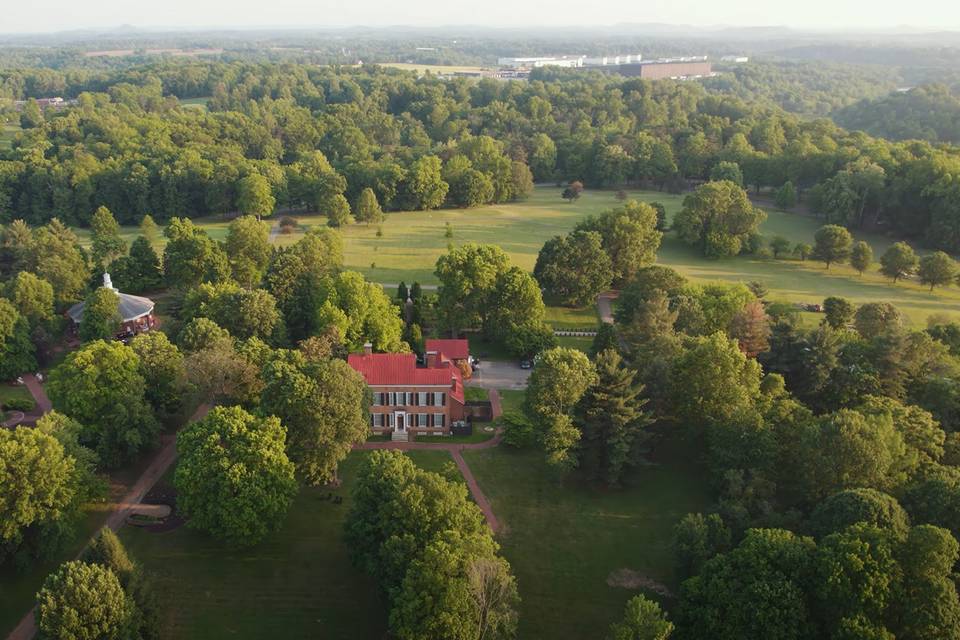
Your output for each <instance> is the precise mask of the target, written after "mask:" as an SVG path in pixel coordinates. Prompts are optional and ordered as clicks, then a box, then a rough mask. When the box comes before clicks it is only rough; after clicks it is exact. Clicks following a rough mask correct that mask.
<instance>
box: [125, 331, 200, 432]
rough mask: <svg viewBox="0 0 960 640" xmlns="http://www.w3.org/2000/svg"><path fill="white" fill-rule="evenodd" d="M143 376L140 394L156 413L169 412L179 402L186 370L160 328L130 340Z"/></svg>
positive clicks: (181, 397)
mask: <svg viewBox="0 0 960 640" xmlns="http://www.w3.org/2000/svg"><path fill="white" fill-rule="evenodd" d="M130 348H131V349H133V352H134V353H136V354H137V358H138V359H139V362H140V374H141V375H142V376H143V380H144V384H145V388H144V395H145V397H146V399H147V402H149V403H150V406H152V407H153V410H154V411H155V412H156V413H158V414H160V415H172V414H173V413H174V412H176V411H177V409H179V408H180V407H181V406H182V404H183V394H184V392H185V391H186V382H187V371H186V368H185V366H184V361H183V354H182V353H180V350H179V349H178V348H177V346H176V345H175V344H173V343H172V342H170V340H169V339H168V338H167V334H165V333H163V332H161V331H151V332H149V333H142V334H140V335H138V336H137V337H135V338H134V339H133V340H131V341H130Z"/></svg>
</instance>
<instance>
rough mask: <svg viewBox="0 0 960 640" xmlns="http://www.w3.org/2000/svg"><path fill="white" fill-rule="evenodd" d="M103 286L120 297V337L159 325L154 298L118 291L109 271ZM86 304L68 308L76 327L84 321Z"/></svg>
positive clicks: (68, 313)
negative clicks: (154, 310) (154, 313)
mask: <svg viewBox="0 0 960 640" xmlns="http://www.w3.org/2000/svg"><path fill="white" fill-rule="evenodd" d="M103 287H104V288H105V289H110V290H111V291H113V292H114V293H116V294H117V297H118V298H120V305H119V307H118V310H119V313H120V329H119V331H118V332H117V338H118V339H121V340H122V339H125V338H129V337H132V336H135V335H137V334H139V333H144V332H146V331H150V330H151V329H153V328H154V327H156V326H157V319H156V318H155V317H154V315H153V308H154V302H153V300H151V299H150V298H144V297H142V296H134V295H130V294H129V293H121V292H119V291H117V289H116V288H115V287H114V286H113V281H111V280H110V274H109V273H105V274H103ZM84 306H86V303H85V302H80V303H78V304H75V305H73V306H72V307H70V308H69V309H68V310H67V315H68V316H69V317H70V319H71V320H73V325H74V328H75V329H78V328H79V327H80V323H81V322H82V321H83V308H84Z"/></svg>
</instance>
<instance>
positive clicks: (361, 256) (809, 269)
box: [77, 187, 960, 329]
mask: <svg viewBox="0 0 960 640" xmlns="http://www.w3.org/2000/svg"><path fill="white" fill-rule="evenodd" d="M628 195H629V197H630V198H633V199H637V200H641V201H645V202H655V201H656V202H661V203H662V204H663V205H664V206H665V207H666V209H667V212H668V215H669V216H670V217H671V218H672V216H673V215H675V214H676V213H677V212H678V211H679V210H680V207H681V206H682V202H683V196H681V195H671V194H668V193H661V192H656V191H631V192H628ZM619 204H620V203H619V202H618V201H617V200H616V198H615V196H614V192H613V191H591V190H588V191H585V192H584V194H583V195H582V197H581V198H580V199H579V200H577V201H576V202H573V203H567V202H566V201H564V200H562V199H561V198H560V189H558V188H556V187H537V188H536V189H535V190H534V193H533V195H532V196H531V197H530V198H529V199H528V200H526V201H524V202H516V203H507V204H501V205H490V206H485V207H478V208H475V209H443V210H437V211H409V212H394V213H390V214H387V217H386V220H385V221H384V222H383V223H382V224H380V225H372V224H371V225H365V224H353V225H349V226H347V227H345V228H343V229H342V233H343V237H344V262H345V267H346V268H348V269H353V270H356V271H360V272H361V273H363V274H364V275H365V276H367V277H368V278H369V279H370V280H372V281H374V282H380V283H386V284H396V283H398V282H400V281H404V282H406V283H407V284H408V285H409V284H411V283H412V282H414V281H419V282H420V283H422V284H436V283H437V280H436V277H435V276H434V275H433V270H434V265H435V264H436V261H437V258H438V257H440V255H442V254H443V253H444V252H445V251H446V250H447V247H448V246H449V245H451V244H452V245H459V244H463V243H466V242H481V243H492V244H496V245H499V246H500V247H501V248H503V250H504V251H506V253H507V254H508V255H509V256H510V259H511V261H512V262H513V263H514V264H516V265H518V266H520V267H521V268H524V269H528V270H531V271H532V270H533V266H534V264H535V263H536V260H537V253H538V252H539V251H540V248H541V247H542V246H543V243H544V242H545V241H546V240H548V239H549V238H551V237H553V236H555V235H557V234H562V233H567V232H568V231H570V230H571V229H572V228H573V227H574V226H575V225H576V224H577V222H579V221H580V220H582V219H583V218H585V217H586V216H588V215H590V214H595V213H599V212H601V211H604V210H606V209H609V208H611V207H615V206H618V205H619ZM275 217H278V216H275ZM293 217H295V218H296V219H297V220H298V222H299V224H300V227H299V229H298V230H297V231H295V232H294V233H290V234H280V235H278V236H277V237H276V240H275V242H276V244H278V245H281V246H282V245H287V244H292V243H294V242H296V241H297V240H298V239H299V238H300V237H301V236H302V234H303V233H304V232H305V231H306V230H307V229H309V228H311V227H314V226H317V225H323V224H325V223H326V218H325V217H323V216H318V215H296V214H294V216H293ZM195 222H196V223H197V224H198V225H201V226H202V227H204V229H206V230H207V232H208V233H209V234H210V235H211V237H213V238H214V239H217V240H222V239H224V237H225V236H226V232H227V227H228V225H229V220H227V219H226V218H224V217H222V216H215V217H208V218H198V219H196V220H195ZM448 222H449V223H450V225H451V227H452V229H453V237H452V238H447V237H446V235H445V230H446V223H448ZM821 224H822V223H821V221H819V220H817V219H814V218H812V217H809V216H805V215H801V214H797V213H784V212H780V211H771V210H767V220H766V221H765V222H764V223H763V225H762V226H761V228H760V231H761V233H762V234H763V235H764V237H765V238H766V239H767V240H768V241H769V239H770V238H772V237H773V236H775V235H783V236H785V237H787V238H788V239H789V240H790V241H791V242H792V243H794V244H796V243H798V242H806V243H809V244H812V243H813V234H814V232H815V231H816V230H817V229H818V228H819V227H820V226H821ZM378 228H380V229H382V232H383V234H382V236H381V237H377V229H378ZM77 233H78V235H79V236H80V239H81V243H83V244H89V232H88V231H87V230H85V229H78V230H77ZM137 233H138V229H137V228H136V227H124V228H123V230H122V234H123V236H124V238H125V239H126V240H128V241H132V240H133V239H134V238H135V237H136V236H137ZM855 238H856V239H858V240H866V241H867V242H869V243H870V244H871V245H872V246H873V249H874V254H875V257H876V258H877V259H879V256H880V255H881V254H882V253H883V251H884V250H886V248H887V247H889V245H890V244H891V243H892V242H893V239H891V238H887V237H885V236H882V235H877V234H863V233H856V234H855ZM161 245H162V241H161ZM918 252H920V253H922V251H919V250H918ZM658 262H659V263H660V264H664V265H668V266H671V267H673V268H675V269H677V270H678V271H680V272H681V273H683V274H684V275H686V276H687V277H689V278H690V279H691V280H694V281H697V282H715V281H730V282H744V283H746V282H750V281H753V280H756V281H759V282H762V283H763V284H764V285H766V286H767V288H768V289H769V291H770V294H769V296H768V298H769V299H772V300H785V301H789V302H805V303H816V302H821V301H822V300H823V299H824V298H826V297H828V296H843V297H846V298H850V299H851V300H853V301H854V302H855V303H858V304H862V303H864V302H872V301H878V300H886V301H890V302H892V303H894V304H895V305H897V307H898V308H899V309H900V310H901V311H902V312H903V313H904V314H905V315H906V317H907V318H908V320H909V321H910V322H911V324H912V325H913V326H916V327H923V326H924V324H925V322H926V319H927V317H928V316H930V315H931V314H935V313H946V314H956V313H958V312H960V288H958V287H956V286H951V287H947V288H940V289H936V290H935V291H933V292H930V291H928V290H927V288H926V287H922V286H920V284H919V283H917V282H915V281H914V282H899V283H897V284H896V285H894V284H892V283H891V282H890V280H889V279H888V278H885V277H884V276H881V275H880V274H879V272H878V271H877V268H878V265H877V264H874V265H873V268H872V270H870V271H869V272H867V273H866V274H864V275H863V276H860V275H858V274H857V273H856V271H854V270H853V269H852V268H851V267H849V266H846V265H833V266H831V268H830V269H829V270H826V269H824V266H823V264H822V263H820V262H816V261H812V260H807V261H806V262H801V261H799V260H795V259H782V260H774V259H772V258H769V259H763V258H756V257H752V256H738V257H735V258H727V259H722V260H711V259H707V258H704V257H703V256H701V255H699V254H698V253H697V251H696V250H695V249H694V248H693V247H690V246H688V245H687V244H685V243H684V242H682V241H680V240H679V239H678V238H677V237H676V236H675V235H674V234H673V233H667V234H666V235H665V237H664V239H663V243H662V245H661V247H660V252H659V255H658ZM547 320H548V321H549V322H551V323H552V324H553V325H554V326H555V327H556V328H559V329H574V328H586V327H589V326H594V325H596V323H597V317H596V311H595V309H594V308H593V307H592V306H591V307H586V308H583V309H565V308H550V309H548V312H547ZM815 321H817V318H816V317H814V316H813V315H812V314H811V316H810V318H809V322H815Z"/></svg>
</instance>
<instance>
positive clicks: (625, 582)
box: [607, 568, 675, 598]
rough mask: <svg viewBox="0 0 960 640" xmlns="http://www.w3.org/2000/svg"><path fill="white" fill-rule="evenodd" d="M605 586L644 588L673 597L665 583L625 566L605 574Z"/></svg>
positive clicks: (665, 596)
mask: <svg viewBox="0 0 960 640" xmlns="http://www.w3.org/2000/svg"><path fill="white" fill-rule="evenodd" d="M607 586H610V587H620V588H622V589H646V590H647V591H653V592H654V593H656V594H657V595H660V596H663V597H664V598H673V597H675V596H674V594H673V592H672V591H670V588H669V587H667V585H665V584H663V583H662V582H657V581H656V580H654V579H653V578H650V577H648V576H646V575H644V574H642V573H640V572H639V571H634V570H633V569H627V568H623V569H617V570H616V571H611V572H610V575H608V576H607Z"/></svg>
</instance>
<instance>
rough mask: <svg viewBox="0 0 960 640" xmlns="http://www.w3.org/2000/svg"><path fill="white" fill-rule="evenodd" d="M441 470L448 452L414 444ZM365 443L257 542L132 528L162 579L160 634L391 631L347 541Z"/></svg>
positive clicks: (419, 457) (131, 539)
mask: <svg viewBox="0 0 960 640" xmlns="http://www.w3.org/2000/svg"><path fill="white" fill-rule="evenodd" d="M411 453H412V454H413V455H412V456H411V457H412V458H413V459H414V461H415V462H416V463H417V464H418V465H420V466H421V467H424V468H428V469H430V470H431V471H440V470H441V469H442V468H443V466H444V463H445V462H446V461H448V460H450V455H449V454H448V453H447V452H445V451H416V452H411ZM364 455H367V453H366V452H356V453H353V454H351V455H350V457H349V458H347V460H346V461H345V462H344V464H343V465H342V466H341V468H340V471H341V474H340V475H341V479H342V480H343V485H342V486H341V487H340V488H339V489H336V490H334V491H332V493H333V494H334V495H336V496H342V497H343V503H342V504H335V503H334V502H333V501H331V500H327V499H326V497H327V495H328V494H329V493H331V490H330V489H329V488H317V489H304V490H303V491H301V492H300V495H299V496H298V497H297V499H296V501H295V502H294V505H293V507H292V508H291V510H290V513H289V514H288V516H287V519H286V521H285V522H284V524H283V527H282V528H281V530H280V531H279V532H277V533H276V534H275V535H273V536H271V537H270V538H269V539H268V540H266V541H265V542H263V543H261V544H259V545H257V546H256V547H254V548H253V549H248V550H244V551H228V550H226V549H224V548H223V546H222V545H221V544H220V543H218V542H216V541H214V540H213V539H212V538H210V537H209V536H207V535H205V534H202V533H199V532H195V531H192V530H190V529H188V528H187V527H181V528H179V529H177V530H175V531H170V532H167V533H150V532H147V531H144V530H142V529H135V528H133V527H125V528H124V529H123V530H122V531H121V538H122V539H123V541H124V543H125V544H126V545H127V548H128V549H129V551H130V552H131V553H132V554H133V555H134V556H135V557H136V558H137V559H138V560H139V561H140V562H142V563H143V565H144V567H145V568H146V569H147V570H149V571H150V572H151V573H152V574H153V575H154V576H155V578H156V582H157V591H158V597H159V600H160V604H161V607H162V609H163V625H162V630H161V637H162V638H170V639H174V638H175V639H176V640H189V639H192V638H196V639H200V638H202V639H204V640H207V639H210V640H216V639H218V638H231V639H234V640H235V639H240V638H251V639H252V638H256V639H260V638H269V637H275V638H323V639H325V640H335V639H338V638H342V639H345V640H347V639H349V640H353V639H369V640H378V639H380V638H382V637H384V633H385V630H386V618H385V610H384V604H383V602H382V600H381V599H380V597H379V595H378V591H377V586H376V584H375V582H374V581H373V580H371V579H370V578H369V577H367V576H366V575H364V574H363V573H361V572H359V571H357V570H356V569H354V568H353V566H352V565H351V564H350V561H349V557H348V552H347V548H346V546H345V545H344V543H343V540H342V527H343V521H344V518H345V517H346V514H347V511H348V509H349V508H350V497H349V496H350V487H351V485H352V483H353V480H354V478H355V474H356V469H357V465H358V463H359V462H360V460H361V457H362V456H364Z"/></svg>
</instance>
